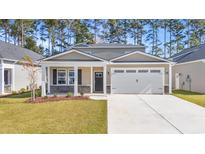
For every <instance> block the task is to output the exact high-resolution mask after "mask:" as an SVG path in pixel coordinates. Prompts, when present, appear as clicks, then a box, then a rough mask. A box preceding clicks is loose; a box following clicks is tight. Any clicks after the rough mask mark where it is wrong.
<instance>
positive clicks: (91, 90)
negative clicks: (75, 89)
mask: <svg viewBox="0 0 205 154" xmlns="http://www.w3.org/2000/svg"><path fill="white" fill-rule="evenodd" d="M90 93H91V94H92V93H93V67H90Z"/></svg>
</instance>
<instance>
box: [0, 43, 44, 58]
mask: <svg viewBox="0 0 205 154" xmlns="http://www.w3.org/2000/svg"><path fill="white" fill-rule="evenodd" d="M25 55H28V56H29V57H31V58H32V59H33V60H34V61H36V60H39V59H42V58H43V56H42V55H40V54H38V53H36V52H33V51H31V50H29V49H26V48H22V47H20V46H16V45H13V44H10V43H5V42H3V41H0V58H5V59H11V60H21V59H22V58H23V57H24V56H25Z"/></svg>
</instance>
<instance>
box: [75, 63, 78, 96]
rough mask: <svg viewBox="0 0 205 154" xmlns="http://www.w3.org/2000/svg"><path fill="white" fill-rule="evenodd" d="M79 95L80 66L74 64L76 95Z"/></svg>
mask: <svg viewBox="0 0 205 154" xmlns="http://www.w3.org/2000/svg"><path fill="white" fill-rule="evenodd" d="M77 95H78V66H74V96H77Z"/></svg>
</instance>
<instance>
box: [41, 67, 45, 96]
mask: <svg viewBox="0 0 205 154" xmlns="http://www.w3.org/2000/svg"><path fill="white" fill-rule="evenodd" d="M41 69H42V74H41V96H42V97H44V96H46V81H45V80H46V67H45V66H42V67H41Z"/></svg>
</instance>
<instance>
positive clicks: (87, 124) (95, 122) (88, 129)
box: [0, 98, 107, 134]
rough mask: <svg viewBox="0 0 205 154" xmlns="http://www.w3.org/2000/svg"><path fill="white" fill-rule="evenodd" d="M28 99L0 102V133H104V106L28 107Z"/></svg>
mask: <svg viewBox="0 0 205 154" xmlns="http://www.w3.org/2000/svg"><path fill="white" fill-rule="evenodd" d="M26 99H27V98H1V99H0V133H1V134H2V133H9V134H10V133H12V134H16V133H26V134H31V133H32V134H33V133H35V134H41V133H45V134H50V133H55V134H60V133H85V134H92V133H107V107H106V106H107V103H106V101H95V100H66V101H58V102H50V103H39V104H28V103H25V100H26Z"/></svg>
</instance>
